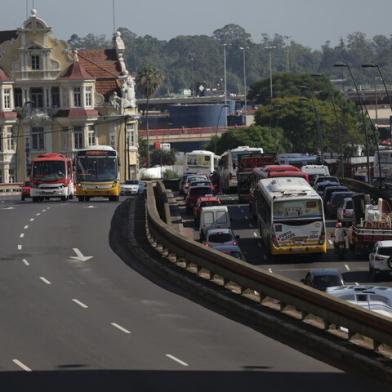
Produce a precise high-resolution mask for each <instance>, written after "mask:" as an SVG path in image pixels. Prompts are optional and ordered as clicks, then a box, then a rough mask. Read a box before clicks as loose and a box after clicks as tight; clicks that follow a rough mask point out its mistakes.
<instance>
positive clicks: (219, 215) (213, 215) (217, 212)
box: [199, 206, 231, 240]
mask: <svg viewBox="0 0 392 392" xmlns="http://www.w3.org/2000/svg"><path fill="white" fill-rule="evenodd" d="M220 228H227V229H230V228H231V222H230V216H229V210H228V209H227V206H212V207H203V208H202V209H201V213H200V226H199V232H200V239H201V240H203V239H204V238H205V236H206V233H207V230H208V229H220Z"/></svg>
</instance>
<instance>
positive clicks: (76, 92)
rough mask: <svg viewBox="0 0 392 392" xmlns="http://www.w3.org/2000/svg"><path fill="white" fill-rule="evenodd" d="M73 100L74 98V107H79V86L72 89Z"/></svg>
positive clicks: (80, 104)
mask: <svg viewBox="0 0 392 392" xmlns="http://www.w3.org/2000/svg"><path fill="white" fill-rule="evenodd" d="M73 100H74V107H81V106H82V103H81V100H80V87H75V88H74V89H73Z"/></svg>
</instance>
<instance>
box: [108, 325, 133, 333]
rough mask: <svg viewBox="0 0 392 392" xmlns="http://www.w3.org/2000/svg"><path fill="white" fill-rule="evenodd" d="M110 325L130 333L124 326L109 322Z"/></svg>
mask: <svg viewBox="0 0 392 392" xmlns="http://www.w3.org/2000/svg"><path fill="white" fill-rule="evenodd" d="M110 325H112V326H113V327H114V328H117V329H119V330H120V331H122V332H124V333H131V331H128V330H127V329H126V328H124V327H122V326H121V325H119V324H117V323H110Z"/></svg>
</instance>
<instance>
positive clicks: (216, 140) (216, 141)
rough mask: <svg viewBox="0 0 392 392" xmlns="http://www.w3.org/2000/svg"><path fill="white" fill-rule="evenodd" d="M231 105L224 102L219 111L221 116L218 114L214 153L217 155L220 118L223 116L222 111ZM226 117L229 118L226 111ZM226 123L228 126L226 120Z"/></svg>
mask: <svg viewBox="0 0 392 392" xmlns="http://www.w3.org/2000/svg"><path fill="white" fill-rule="evenodd" d="M228 107H229V105H228V104H224V105H222V106H221V108H220V111H219V116H218V121H217V122H216V130H215V143H214V154H215V155H216V149H217V143H218V129H219V123H220V119H221V116H222V111H223V109H227V108H228ZM226 119H227V113H226ZM225 124H226V126H227V123H226V121H225Z"/></svg>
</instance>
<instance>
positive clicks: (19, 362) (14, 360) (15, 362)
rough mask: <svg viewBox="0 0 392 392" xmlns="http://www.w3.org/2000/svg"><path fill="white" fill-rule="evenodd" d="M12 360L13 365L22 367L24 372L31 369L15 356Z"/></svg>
mask: <svg viewBox="0 0 392 392" xmlns="http://www.w3.org/2000/svg"><path fill="white" fill-rule="evenodd" d="M12 362H13V363H14V364H15V365H17V366H19V367H20V368H21V369H23V370H24V371H26V372H31V371H32V370H31V369H30V368H29V367H28V366H26V365H25V364H24V363H22V362H21V361H19V360H18V359H16V358H15V359H13V360H12Z"/></svg>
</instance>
